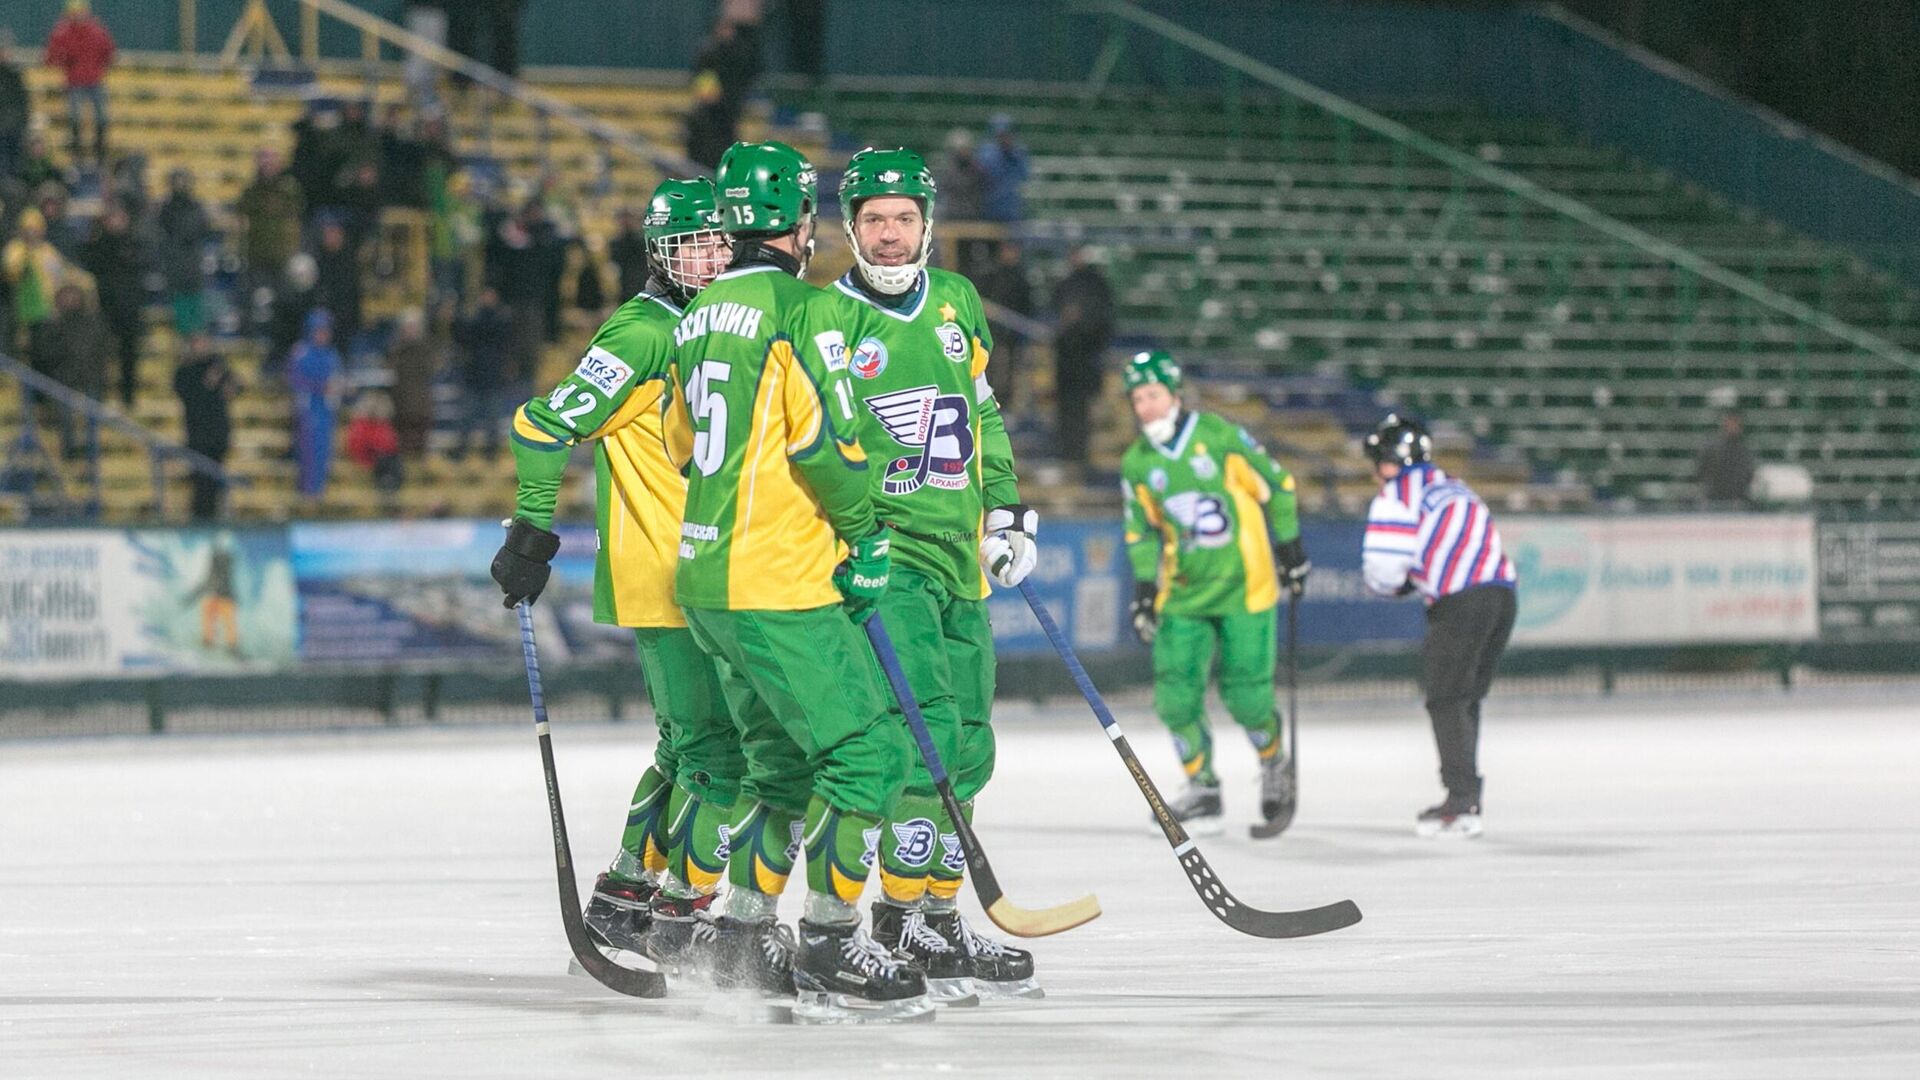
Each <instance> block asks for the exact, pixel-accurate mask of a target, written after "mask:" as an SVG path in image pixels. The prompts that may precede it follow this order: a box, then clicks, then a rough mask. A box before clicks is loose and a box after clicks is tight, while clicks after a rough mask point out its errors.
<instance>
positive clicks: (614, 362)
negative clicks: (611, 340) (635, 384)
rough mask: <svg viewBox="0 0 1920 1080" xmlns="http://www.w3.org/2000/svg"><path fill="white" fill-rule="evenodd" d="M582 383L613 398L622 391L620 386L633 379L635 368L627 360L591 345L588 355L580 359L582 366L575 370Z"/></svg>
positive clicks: (588, 348)
mask: <svg viewBox="0 0 1920 1080" xmlns="http://www.w3.org/2000/svg"><path fill="white" fill-rule="evenodd" d="M573 373H574V374H575V375H577V376H579V378H580V381H582V382H585V383H589V384H591V385H593V386H595V387H597V388H598V389H599V391H600V392H601V393H602V394H606V395H608V396H612V395H613V392H614V391H616V390H618V389H620V384H621V383H624V382H626V381H627V380H628V379H631V378H633V368H631V367H629V366H627V362H626V361H625V360H622V359H620V358H619V357H617V356H615V355H613V354H612V353H610V352H608V351H607V350H605V349H603V348H601V347H600V346H598V345H589V346H588V347H587V355H585V356H583V357H581V358H580V366H579V367H576V368H574V369H573Z"/></svg>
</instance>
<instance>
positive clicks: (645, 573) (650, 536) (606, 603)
mask: <svg viewBox="0 0 1920 1080" xmlns="http://www.w3.org/2000/svg"><path fill="white" fill-rule="evenodd" d="M679 321H680V309H679V307H677V306H675V305H674V303H673V302H672V301H671V300H669V299H667V298H666V296H664V295H663V294H661V293H659V292H655V291H648V292H643V293H640V294H639V295H637V296H635V297H634V298H633V299H631V300H628V301H627V302H626V303H624V304H622V305H620V307H619V308H618V309H617V310H615V311H614V313H613V316H612V317H611V318H609V319H608V320H607V321H606V322H605V323H604V324H603V325H602V326H601V327H600V331H599V333H597V334H595V335H594V336H593V341H592V342H591V343H590V344H588V346H587V352H586V355H585V356H583V357H581V358H580V365H579V366H578V367H576V368H574V369H573V373H572V374H571V375H568V376H567V377H566V378H564V379H562V380H560V384H559V385H558V386H556V387H554V388H553V389H552V390H551V391H549V392H547V393H545V394H542V395H540V396H539V397H536V398H534V399H533V400H531V401H529V402H527V403H526V404H525V405H522V406H521V407H520V408H519V410H518V411H517V412H515V413H514V417H513V456H514V465H515V469H516V472H517V473H518V476H519V489H518V491H517V492H516V494H515V498H514V513H515V515H516V516H518V517H523V518H525V519H527V520H528V521H530V522H532V523H533V524H535V525H538V526H540V527H541V528H543V529H545V528H550V527H552V524H553V508H554V503H555V502H556V500H557V499H558V497H559V493H560V480H561V477H562V475H563V474H564V473H565V471H566V467H567V451H568V450H569V449H570V448H571V447H573V446H574V445H575V444H576V443H579V442H582V441H586V440H594V443H595V444H594V451H593V473H594V491H595V496H596V498H595V500H594V502H595V524H596V525H598V527H599V533H600V536H599V539H600V547H599V550H598V552H597V553H596V554H595V556H594V565H593V617H594V619H595V620H596V621H598V622H603V623H614V624H617V625H620V626H651V627H665V626H685V625H686V620H685V619H684V618H683V617H682V616H681V614H680V609H679V607H678V606H676V605H675V604H674V602H673V571H674V565H675V561H676V555H677V552H678V545H679V541H680V512H681V508H682V507H683V506H684V505H685V503H686V499H687V481H686V479H685V478H684V477H683V476H681V475H680V470H679V468H678V467H676V466H675V465H674V464H673V462H672V461H671V460H670V459H669V455H668V452H667V445H666V440H665V430H664V425H663V421H664V417H665V412H666V409H665V406H666V402H667V401H668V399H669V398H670V396H671V394H670V390H669V387H670V386H671V383H670V382H669V381H668V373H667V365H668V362H669V360H670V359H671V357H672V352H673V327H674V324H675V323H677V322H679Z"/></svg>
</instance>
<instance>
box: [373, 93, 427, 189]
mask: <svg viewBox="0 0 1920 1080" xmlns="http://www.w3.org/2000/svg"><path fill="white" fill-rule="evenodd" d="M375 135H376V138H377V140H378V143H379V146H380V160H379V169H378V172H379V175H380V201H381V202H382V203H383V204H385V205H387V206H406V207H411V208H413V209H420V208H423V207H425V206H426V205H427V192H426V184H425V180H426V175H425V174H426V168H427V144H426V142H425V141H423V140H422V139H421V138H420V137H419V134H418V133H417V131H416V128H415V125H414V123H413V121H412V120H410V119H408V118H407V115H406V107H405V106H403V105H401V104H399V103H397V102H396V103H394V104H391V105H388V106H387V107H386V110H385V111H384V112H383V113H382V114H381V117H380V127H379V129H378V131H377V132H376V133H375Z"/></svg>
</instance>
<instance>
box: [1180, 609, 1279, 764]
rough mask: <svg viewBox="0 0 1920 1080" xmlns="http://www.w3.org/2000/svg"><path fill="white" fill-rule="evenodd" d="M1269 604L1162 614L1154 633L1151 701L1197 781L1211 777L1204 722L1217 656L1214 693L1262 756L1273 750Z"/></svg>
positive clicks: (1275, 722)
mask: <svg viewBox="0 0 1920 1080" xmlns="http://www.w3.org/2000/svg"><path fill="white" fill-rule="evenodd" d="M1278 636H1279V635H1278V632H1277V630H1276V628H1275V625H1274V616H1273V610H1272V609H1271V608H1269V609H1267V610H1266V611H1255V612H1249V613H1245V614H1234V615H1163V616H1161V618H1160V633H1159V634H1158V636H1156V637H1155V638H1154V639H1153V707H1154V710H1155V711H1156V712H1158V713H1159V714H1160V719H1161V721H1162V722H1163V723H1165V724H1166V725H1167V728H1168V730H1170V731H1172V732H1173V744H1174V749H1175V750H1177V751H1178V752H1179V754H1180V762H1181V764H1182V765H1183V766H1185V767H1186V770H1187V776H1188V777H1189V778H1191V779H1192V780H1193V782H1194V783H1196V784H1203V785H1214V784H1218V783H1219V782H1220V781H1219V777H1218V776H1216V775H1215V774H1214V771H1213V733H1212V732H1211V731H1210V730H1209V729H1208V726H1207V713H1206V696H1207V679H1208V677H1209V676H1210V675H1211V674H1212V672H1213V666H1214V656H1215V653H1216V652H1217V653H1218V655H1219V660H1220V698H1221V700H1222V701H1224V702H1225V703H1226V706H1227V712H1228V714H1229V715H1231V716H1232V717H1233V719H1234V722H1235V723H1237V724H1239V725H1240V726H1241V727H1243V728H1245V729H1246V731H1247V737H1248V738H1249V739H1250V740H1252V742H1253V746H1254V749H1255V750H1256V751H1257V752H1258V753H1259V754H1260V756H1261V757H1262V758H1267V757H1271V756H1272V755H1273V754H1274V753H1276V752H1277V751H1278V750H1279V747H1280V742H1279V740H1278V739H1277V738H1276V737H1275V736H1276V735H1278V734H1279V719H1278V710H1277V709H1276V708H1275V706H1274V701H1273V666H1274V660H1275V657H1276V655H1277V650H1278V645H1277V639H1278Z"/></svg>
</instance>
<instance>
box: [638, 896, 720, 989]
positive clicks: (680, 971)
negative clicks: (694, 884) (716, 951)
mask: <svg viewBox="0 0 1920 1080" xmlns="http://www.w3.org/2000/svg"><path fill="white" fill-rule="evenodd" d="M712 906H713V894H712V893H708V894H707V895H705V896H668V895H666V894H665V893H661V892H656V893H654V894H653V902H652V904H651V905H650V908H649V912H650V915H651V924H650V925H649V927H648V929H647V937H646V941H645V943H644V945H645V951H646V954H647V958H648V959H650V960H652V961H653V962H654V963H656V964H658V965H660V969H661V970H662V971H665V972H666V973H667V974H668V975H670V976H676V977H681V978H684V977H686V976H689V975H692V974H695V973H696V972H698V971H700V970H702V969H704V968H705V967H706V966H707V963H708V961H710V960H711V958H712V957H711V949H712V946H713V942H714V927H713V923H714V916H713V915H712V914H711V913H710V912H709V911H708V910H707V909H708V908H711V907H712Z"/></svg>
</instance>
